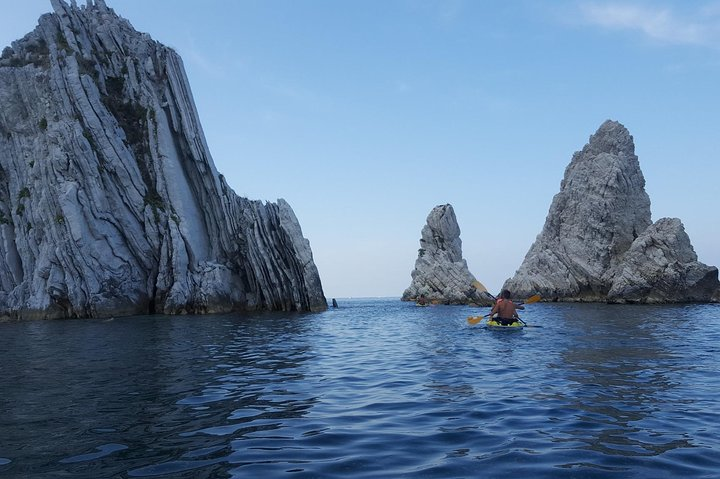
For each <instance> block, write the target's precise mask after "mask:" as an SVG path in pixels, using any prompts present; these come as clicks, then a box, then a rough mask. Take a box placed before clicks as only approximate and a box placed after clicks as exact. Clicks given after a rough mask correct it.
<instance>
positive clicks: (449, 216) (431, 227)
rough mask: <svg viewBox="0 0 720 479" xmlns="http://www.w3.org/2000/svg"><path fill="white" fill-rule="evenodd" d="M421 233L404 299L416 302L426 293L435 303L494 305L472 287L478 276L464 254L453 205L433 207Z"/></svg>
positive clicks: (427, 297) (426, 296) (488, 298)
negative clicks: (473, 273) (470, 267)
mask: <svg viewBox="0 0 720 479" xmlns="http://www.w3.org/2000/svg"><path fill="white" fill-rule="evenodd" d="M421 234H422V237H421V238H420V250H419V252H418V258H417V260H416V261H415V269H414V270H413V272H412V283H411V284H410V286H409V287H408V289H406V290H405V292H404V293H403V295H402V300H403V301H417V299H418V298H420V296H421V295H424V296H425V298H426V299H427V300H428V301H431V302H433V303H442V304H471V303H472V304H479V305H483V306H487V305H490V304H492V300H491V299H490V297H489V296H487V295H486V294H481V293H479V292H478V291H477V290H476V289H475V288H474V287H473V286H472V284H473V282H475V281H476V279H475V276H473V275H472V274H471V273H470V271H469V270H468V267H467V262H466V261H465V260H464V259H463V257H462V241H461V240H460V227H459V226H458V223H457V219H456V218H455V211H454V210H453V207H452V206H451V205H441V206H436V207H435V208H433V210H432V211H431V212H430V214H429V215H428V217H427V224H426V225H425V226H424V227H423V229H422V233H421Z"/></svg>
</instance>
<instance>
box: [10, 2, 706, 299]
mask: <svg viewBox="0 0 720 479" xmlns="http://www.w3.org/2000/svg"><path fill="white" fill-rule="evenodd" d="M78 3H79V4H83V3H85V2H84V1H81V0H78ZM107 3H108V5H109V6H110V7H112V8H114V9H115V11H116V12H117V13H119V14H120V15H122V16H123V17H125V18H127V19H128V20H130V22H131V23H132V24H133V25H134V27H135V28H136V29H138V30H140V31H143V32H148V33H150V34H151V35H152V37H153V38H154V39H156V40H158V41H160V42H162V43H164V44H166V45H168V46H170V47H172V48H174V49H175V50H176V51H177V52H179V53H180V55H181V56H182V57H183V59H184V62H185V67H186V69H187V73H188V77H189V79H190V83H191V86H192V89H193V94H194V96H195V101H196V104H197V108H198V110H199V113H200V116H201V118H202V121H203V127H204V130H205V135H206V137H207V140H208V144H209V145H210V150H211V152H212V154H213V157H214V159H215V163H216V165H217V168H218V170H219V171H220V172H221V173H223V174H224V175H225V177H226V178H227V180H228V182H229V183H230V185H231V186H232V187H233V188H234V189H235V191H236V192H237V193H238V194H240V195H242V196H246V197H249V198H251V199H262V200H270V201H275V200H276V199H277V198H280V197H281V198H285V199H286V200H288V202H289V203H290V204H291V205H292V207H293V209H294V210H295V213H296V215H297V216H298V219H299V220H300V223H301V225H302V228H303V232H304V234H305V236H306V237H307V238H308V239H309V240H310V243H311V246H312V249H313V254H314V257H315V262H316V264H317V266H318V269H319V271H320V276H321V278H322V281H323V287H324V289H325V293H326V296H327V297H328V298H332V297H337V298H341V297H347V296H400V295H401V294H402V292H403V290H404V289H405V288H406V287H407V286H408V285H409V284H410V280H411V278H410V272H411V271H412V269H413V266H414V263H415V259H416V257H417V250H418V248H419V239H420V230H421V228H422V227H423V225H424V224H425V219H426V217H427V215H428V213H429V212H430V210H431V209H432V208H433V207H434V206H436V205H439V204H445V203H451V204H452V205H453V206H454V208H455V213H456V215H457V218H458V222H459V224H460V229H461V230H462V234H461V239H462V241H463V254H464V256H465V258H466V259H467V261H468V265H469V267H470V271H471V272H473V273H474V274H475V276H476V277H477V278H478V279H479V280H480V281H481V282H483V283H484V284H485V285H486V286H487V287H488V288H489V289H490V290H491V291H497V290H498V289H499V288H500V286H501V285H502V282H503V281H504V280H505V279H506V278H508V277H510V276H512V275H513V274H514V272H515V270H516V269H517V268H518V267H519V266H520V264H521V262H522V260H523V258H524V256H525V253H526V252H527V250H528V249H529V247H530V245H531V244H532V242H533V241H534V239H535V237H536V235H537V234H538V233H539V232H540V230H541V229H542V226H543V224H544V221H545V216H546V215H547V213H548V208H549V206H550V202H551V201H552V198H553V195H555V194H556V193H557V192H558V190H559V185H560V180H561V179H562V176H563V173H564V169H565V167H566V166H567V164H568V163H569V162H570V159H571V157H572V154H573V152H575V151H577V150H579V149H581V148H582V147H583V145H584V144H585V143H586V142H587V140H588V137H589V136H590V135H591V134H592V133H594V132H595V130H596V129H597V128H598V127H599V126H600V124H601V123H602V122H603V121H604V120H606V119H614V120H618V121H620V122H621V123H623V124H624V125H625V126H626V127H627V128H628V129H629V130H630V133H631V134H632V135H633V136H634V137H635V145H636V153H637V154H638V156H639V158H640V165H641V168H642V170H643V173H644V175H645V179H646V183H647V184H646V190H647V192H648V194H649V195H650V199H651V201H652V214H653V220H657V219H659V218H661V217H665V216H671V217H678V218H680V219H681V220H682V221H683V223H684V224H685V228H686V230H687V232H688V234H689V235H690V239H691V241H692V243H693V245H694V247H695V250H696V252H697V253H698V256H699V259H700V261H703V262H704V263H706V264H711V265H715V266H717V265H720V199H719V198H720V195H719V194H718V193H719V192H718V186H719V185H718V178H719V177H720V94H719V92H720V1H704V2H703V1H693V2H686V1H681V0H678V1H662V0H658V1H634V0H624V1H620V0H618V1H607V2H603V1H586V0H557V1H549V0H548V1H539V0H528V1H524V0H517V1H512V2H508V1H502V0H497V1H473V0H447V1H431V0H416V1H413V0H362V1H361V0H357V1H336V0H322V1H321V0H238V1H230V0H226V1H221V0H206V1H202V2H201V1H198V0H194V1H186V0H152V1H148V0H108V2H107ZM2 6H3V7H4V8H3V9H2V10H3V15H2V17H1V18H0V45H2V47H4V46H6V45H8V44H9V43H10V42H11V41H12V40H14V39H17V38H20V37H22V36H23V35H24V34H25V33H27V32H29V31H31V30H32V29H33V28H34V27H35V25H36V23H37V18H38V17H39V16H40V14H42V13H43V12H48V11H50V10H51V6H50V1H49V0H18V1H10V0H2ZM2 47H0V48H2ZM500 218H506V219H508V220H509V221H512V222H513V223H514V226H513V230H514V234H513V235H510V236H500V235H498V234H497V233H495V231H496V229H495V226H494V224H495V223H496V222H497V221H498V219H500Z"/></svg>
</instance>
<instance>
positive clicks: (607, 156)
mask: <svg viewBox="0 0 720 479" xmlns="http://www.w3.org/2000/svg"><path fill="white" fill-rule="evenodd" d="M650 225H651V215H650V198H649V197H648V195H647V193H646V192H645V179H644V177H643V174H642V171H641V170H640V163H639V161H638V158H637V156H636V155H635V145H634V143H633V137H632V136H631V135H630V133H629V132H628V130H627V129H626V128H625V127H624V126H623V125H621V124H620V123H618V122H615V121H610V120H608V121H606V122H605V123H603V124H602V125H601V126H600V128H599V129H598V131H597V132H596V133H595V134H594V135H592V136H591V137H590V141H589V142H588V143H587V144H586V145H585V147H584V148H583V149H582V150H581V151H579V152H576V153H575V154H574V155H573V158H572V161H571V162H570V164H569V165H568V167H567V169H566V170H565V176H564V178H563V180H562V182H561V184H560V192H559V193H558V194H557V195H555V197H554V198H553V201H552V204H551V206H550V211H549V213H548V216H547V219H546V221H545V225H544V227H543V230H542V232H541V233H540V234H539V235H538V237H537V239H536V240H535V243H534V244H533V245H532V246H531V248H530V250H529V251H528V253H527V255H526V256H525V259H524V261H523V263H522V264H521V266H520V268H519V269H518V271H517V272H516V274H515V276H514V277H513V278H511V279H509V280H508V281H506V283H505V285H504V287H505V288H508V289H510V290H511V291H512V292H513V294H516V295H518V296H524V295H531V294H534V293H535V292H539V293H541V294H542V296H543V297H544V298H552V299H556V300H561V301H613V302H620V301H634V302H659V301H660V302H676V301H696V300H709V299H710V295H709V294H708V293H707V288H706V285H707V284H710V283H712V280H711V279H708V278H710V277H711V276H712V274H713V273H712V268H710V269H709V270H708V269H707V267H706V266H705V265H702V264H701V263H697V261H696V260H697V258H694V259H692V258H690V257H689V256H688V255H689V252H691V251H692V246H691V245H690V240H689V238H687V235H686V234H685V232H684V228H682V224H681V223H679V220H672V221H671V220H662V221H661V222H658V224H656V225H655V227H654V228H652V229H650V230H648V227H649V226H650ZM644 233H645V234H644ZM648 238H652V240H650V239H648ZM648 241H650V242H651V243H652V244H655V245H656V246H657V247H655V248H648V247H647V245H646V243H647V242H648ZM638 251H651V252H652V253H653V255H652V256H651V257H650V258H646V259H644V260H642V255H638ZM692 253H693V254H694V251H692ZM678 255H680V256H678ZM660 257H664V258H669V257H682V258H684V259H683V260H682V261H680V263H679V264H681V265H682V266H679V267H678V269H676V271H675V272H672V271H671V270H670V269H663V268H661V267H660V266H658V265H661V264H662V263H663V262H662V260H661V259H660ZM653 258H655V259H653ZM655 260H657V261H655ZM658 268H659V269H658ZM676 274H680V275H685V279H684V280H683V281H687V284H685V285H683V286H682V287H680V286H681V285H680V282H681V281H680V282H679V280H678V279H677V278H674V277H672V276H673V275H676ZM714 274H715V277H717V270H715V273H714ZM708 275H709V276H708ZM641 277H645V278H646V280H643V281H640V278H641ZM650 277H652V278H654V280H652V281H651V280H649V279H647V278H650ZM715 281H717V279H716V280H715ZM663 282H669V283H672V284H673V285H674V288H675V291H674V292H671V291H669V290H668V289H667V288H666V287H665V286H664V285H663V284H664V283H663ZM678 288H679V289H678ZM700 298H703V299H700Z"/></svg>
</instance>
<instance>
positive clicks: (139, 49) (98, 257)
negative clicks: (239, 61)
mask: <svg viewBox="0 0 720 479" xmlns="http://www.w3.org/2000/svg"><path fill="white" fill-rule="evenodd" d="M52 6H53V9H54V11H55V13H54V14H46V15H43V16H42V17H41V18H40V20H39V24H38V27H37V28H36V29H35V31H33V32H31V33H29V34H28V35H26V36H25V37H24V38H23V39H21V40H18V41H16V42H13V44H12V46H11V47H8V48H5V50H4V51H3V53H2V57H1V58H0V104H2V109H1V110H0V317H2V316H6V317H7V316H9V317H13V318H62V317H101V316H109V315H129V314H138V313H153V312H157V313H166V314H179V313H210V312H224V311H237V310H257V309H270V310H323V309H325V308H327V303H326V301H325V297H324V295H323V291H322V286H321V283H320V279H319V276H318V272H317V269H316V267H315V264H314V262H313V258H312V252H311V250H310V245H309V242H308V241H307V240H306V239H305V238H304V237H303V236H302V232H301V229H300V225H299V224H298V221H297V219H296V217H295V215H294V213H293V211H292V209H291V208H290V206H289V205H288V204H287V203H286V202H285V201H283V200H279V201H278V202H277V203H265V204H264V203H261V202H259V201H250V200H247V199H245V198H240V197H238V196H237V195H236V194H235V193H234V192H233V191H232V190H231V189H230V188H229V186H228V185H227V183H226V182H225V181H224V178H223V176H222V175H219V174H218V172H217V171H216V169H215V165H214V163H213V160H212V157H211V155H210V152H209V150H208V146H207V144H206V142H205V137H204V133H203V131H202V127H201V126H200V121H199V118H198V114H197V111H196V109H195V105H194V101H193V98H192V94H191V91H190V86H189V84H188V81H187V78H186V76H185V72H184V68H183V65H182V60H181V59H180V57H179V56H178V55H177V54H176V53H175V52H174V51H173V50H171V49H169V48H167V47H165V46H163V45H161V44H159V43H157V42H155V41H153V40H152V39H151V38H150V36H149V35H147V34H142V33H139V32H137V31H135V30H134V29H133V27H132V26H131V25H130V23H129V22H128V21H127V20H124V19H122V18H120V17H119V16H117V15H116V14H115V13H114V11H113V10H112V9H110V8H108V7H107V5H106V4H105V2H104V1H103V0H95V1H92V0H89V1H88V4H87V6H82V7H78V6H77V5H76V3H75V1H73V2H72V4H70V5H68V4H67V3H65V2H64V1H63V0H52Z"/></svg>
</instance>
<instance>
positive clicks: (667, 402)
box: [555, 305, 692, 456]
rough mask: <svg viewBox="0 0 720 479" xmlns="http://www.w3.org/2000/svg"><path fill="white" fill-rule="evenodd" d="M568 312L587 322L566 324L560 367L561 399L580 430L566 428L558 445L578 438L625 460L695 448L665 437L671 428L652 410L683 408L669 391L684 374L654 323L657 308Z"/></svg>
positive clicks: (679, 437) (675, 437)
mask: <svg viewBox="0 0 720 479" xmlns="http://www.w3.org/2000/svg"><path fill="white" fill-rule="evenodd" d="M571 312H572V314H573V317H575V318H578V317H582V319H581V320H579V321H573V319H572V318H566V319H565V321H567V322H568V323H572V326H571V327H569V328H568V330H569V331H570V334H572V340H571V343H570V348H569V349H568V350H566V351H565V352H564V353H562V355H561V358H562V363H560V364H557V365H556V367H557V372H558V374H561V375H563V376H564V379H565V380H566V381H568V382H569V383H570V387H569V389H570V390H569V391H567V392H566V393H565V394H562V395H561V398H560V400H561V402H564V403H567V404H571V405H572V406H573V408H574V409H576V410H577V412H576V413H574V420H575V421H577V427H576V428H574V429H568V428H565V429H564V430H565V431H566V432H565V433H564V435H563V436H564V437H560V438H555V440H556V441H567V442H577V441H580V442H582V443H585V444H586V448H587V449H589V450H592V451H596V452H601V453H603V454H606V455H620V456H654V455H658V454H661V453H663V452H666V451H668V450H672V449H676V448H681V447H692V444H690V442H689V441H688V440H687V439H686V438H685V437H683V436H682V435H681V434H677V433H673V434H667V433H666V432H665V431H664V430H663V429H664V427H667V426H668V425H667V424H662V422H655V421H654V420H653V415H654V413H655V412H657V411H667V410H675V409H677V408H678V407H679V406H680V405H679V404H678V402H677V398H675V396H674V394H673V393H672V390H673V388H675V387H676V385H677V381H676V380H675V379H673V378H674V377H676V376H677V375H679V374H682V373H683V372H682V371H680V370H678V369H677V366H676V364H677V363H678V361H677V356H676V354H675V353H673V352H672V350H671V349H668V348H667V347H666V346H665V345H663V344H662V342H660V341H658V339H657V338H656V337H655V336H654V329H653V327H650V326H649V325H650V324H652V322H650V319H651V315H652V314H653V313H654V312H655V309H654V308H653V309H643V310H642V311H639V310H638V309H637V308H633V307H629V306H614V307H605V306H602V307H599V308H598V307H592V306H589V305H588V306H587V307H581V306H579V305H578V306H577V307H576V308H574V309H573V310H571ZM652 319H656V323H655V324H657V318H652ZM584 426H585V427H584Z"/></svg>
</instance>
